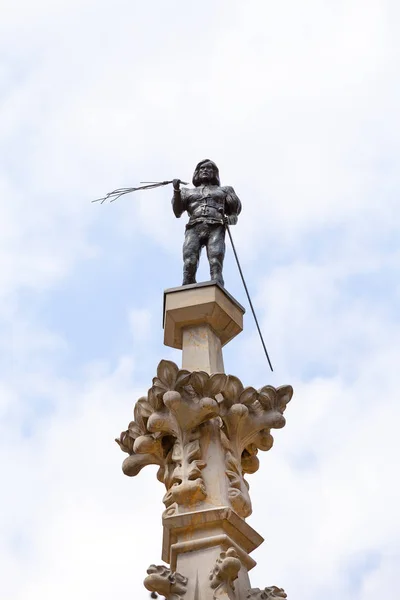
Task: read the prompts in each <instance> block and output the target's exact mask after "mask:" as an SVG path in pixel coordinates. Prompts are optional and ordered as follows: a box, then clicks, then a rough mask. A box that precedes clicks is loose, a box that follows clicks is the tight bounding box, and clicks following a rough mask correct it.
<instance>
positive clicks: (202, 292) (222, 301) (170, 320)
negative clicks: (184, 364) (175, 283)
mask: <svg viewBox="0 0 400 600" xmlns="http://www.w3.org/2000/svg"><path fill="white" fill-rule="evenodd" d="M244 312H245V310H244V308H243V306H241V305H240V304H239V303H238V302H237V301H236V300H235V299H234V298H233V297H232V296H231V295H230V294H229V293H228V292H227V291H226V290H225V289H224V288H223V287H222V286H220V285H219V284H217V283H215V282H212V281H209V282H206V283H201V284H195V285H187V286H183V287H180V288H172V289H169V290H166V291H165V292H164V344H165V345H166V346H171V347H172V348H183V350H184V352H185V347H184V345H183V330H184V329H186V330H187V329H188V328H189V327H197V326H204V325H209V326H210V327H211V329H212V330H213V331H214V333H215V335H216V336H217V337H218V339H219V340H220V341H221V345H222V346H224V345H225V344H227V343H228V342H229V341H230V340H232V339H233V338H234V337H235V336H236V335H238V334H239V333H240V332H241V331H242V329H243V314H244ZM183 359H184V357H183ZM195 368H196V369H199V367H198V366H196V367H195ZM192 370H194V369H192Z"/></svg>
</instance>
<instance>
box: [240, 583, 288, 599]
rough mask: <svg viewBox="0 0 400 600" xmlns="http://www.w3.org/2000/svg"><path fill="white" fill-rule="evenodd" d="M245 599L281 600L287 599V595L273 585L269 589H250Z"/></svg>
mask: <svg viewBox="0 0 400 600" xmlns="http://www.w3.org/2000/svg"><path fill="white" fill-rule="evenodd" d="M246 598H248V600H278V599H279V600H280V599H281V598H287V594H286V592H285V590H284V589H282V588H278V587H276V585H273V586H271V587H266V588H264V589H263V590H260V588H252V589H251V590H249V592H248V594H247V596H246Z"/></svg>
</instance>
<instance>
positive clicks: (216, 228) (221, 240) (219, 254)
mask: <svg viewBox="0 0 400 600" xmlns="http://www.w3.org/2000/svg"><path fill="white" fill-rule="evenodd" d="M209 228H210V233H209V235H208V240H207V257H208V262H209V263H210V276H211V280H212V281H218V283H220V284H221V285H222V286H223V285H224V279H223V277H222V266H223V264H224V256H225V227H224V225H209Z"/></svg>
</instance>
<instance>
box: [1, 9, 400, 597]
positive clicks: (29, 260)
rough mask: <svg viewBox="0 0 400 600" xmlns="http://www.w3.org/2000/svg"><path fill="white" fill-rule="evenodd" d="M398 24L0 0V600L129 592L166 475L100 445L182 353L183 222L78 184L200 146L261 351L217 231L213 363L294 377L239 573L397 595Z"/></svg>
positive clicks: (96, 182) (257, 477) (101, 185)
mask: <svg viewBox="0 0 400 600" xmlns="http://www.w3.org/2000/svg"><path fill="white" fill-rule="evenodd" d="M399 24H400V5H399V3H398V2H396V0H345V1H344V0H335V1H327V0H303V1H302V2H298V1H296V0H280V1H279V2H278V1H277V0H248V1H247V2H243V1H238V0H213V1H211V0H203V2H201V3H194V2H188V1H184V0H169V1H168V2H166V1H165V0H147V2H134V1H133V2H132V0H129V1H128V0H114V1H113V2H109V1H104V0H103V1H102V0H96V1H94V0H79V2H78V1H77V0H68V1H64V0H56V1H55V2H54V1H53V2H49V1H48V0H36V1H35V2H28V1H26V0H12V1H11V0H0V53H1V54H0V55H1V59H0V139H1V143H0V202H1V219H0V353H1V356H0V464H1V494H0V573H1V574H0V581H1V591H0V597H1V599H2V600H3V599H4V600H25V599H26V598H29V599H30V600H39V599H40V600H47V599H50V598H53V597H54V596H55V595H57V598H58V600H67V599H68V600H69V599H70V598H72V597H73V598H77V599H81V598H82V599H83V598H85V600H109V599H110V598H115V597H121V596H122V595H123V597H124V598H137V599H139V598H144V599H145V598H147V597H148V592H147V591H146V590H145V589H144V588H143V585H142V581H143V578H144V577H145V575H146V569H147V567H148V566H149V565H150V564H151V563H156V564H160V563H161V537H162V528H161V513H162V511H163V504H162V501H161V500H162V496H163V494H164V490H163V486H162V485H161V484H160V483H159V482H158V481H157V480H156V477H155V472H156V470H155V468H153V467H147V468H146V469H144V470H143V471H142V473H141V474H140V476H138V477H137V478H133V479H130V478H128V477H125V476H123V474H122V472H121V463H122V460H123V459H124V457H125V455H124V454H123V453H121V451H120V450H119V448H118V446H117V444H116V443H115V442H114V438H115V437H117V436H119V433H120V432H121V431H122V430H124V429H125V428H126V426H127V424H128V422H129V421H130V420H131V417H132V410H133V406H134V403H135V401H136V400H137V399H138V398H139V397H140V396H142V395H143V393H145V392H146V390H147V388H148V387H149V385H150V384H151V379H152V377H153V376H154V375H155V373H156V367H157V364H158V362H159V361H160V360H161V359H163V358H164V359H169V360H174V361H175V362H176V363H178V364H180V360H181V357H180V352H179V351H178V350H172V349H170V348H167V347H165V346H164V345H163V331H162V302H163V291H164V289H166V288H170V287H175V286H178V285H180V283H181V246H182V241H183V232H184V224H185V217H182V218H181V219H175V217H174V215H173V213H172V210H171V204H170V197H171V190H170V189H169V188H160V189H159V190H154V191H147V192H139V193H137V194H136V195H132V196H125V197H123V198H120V199H119V200H118V201H117V202H115V203H114V204H111V205H109V204H104V205H99V204H92V203H91V202H90V201H91V200H92V199H94V198H97V197H99V196H102V195H104V194H105V193H107V192H109V191H111V190H113V189H115V188H117V187H124V186H135V185H137V184H138V183H139V182H140V181H142V180H145V181H146V180H152V181H153V180H156V181H158V180H165V179H172V178H181V179H183V180H185V181H190V180H191V176H192V172H193V169H194V166H195V165H196V163H197V162H198V161H199V160H202V159H204V158H210V159H212V160H214V161H215V162H216V163H217V164H218V166H219V169H220V175H221V180H222V184H223V185H231V186H233V187H234V188H235V191H236V192H237V194H238V196H239V197H240V199H241V201H242V204H243V212H242V214H241V215H240V218H239V223H238V225H237V226H235V227H234V228H232V233H233V235H234V239H235V242H236V245H237V250H238V254H239V256H240V259H241V261H242V266H243V271H244V273H245V276H246V279H247V283H248V287H249V289H250V292H251V294H252V297H253V301H254V306H255V308H256V311H257V313H258V316H259V320H260V324H261V328H262V331H263V333H264V336H265V340H266V343H267V347H268V350H269V353H270V356H271V359H272V363H273V365H274V373H270V372H269V369H268V365H267V363H266V360H265V357H264V355H263V353H262V347H261V345H260V341H259V339H258V337H257V332H256V329H255V326H254V323H253V321H252V318H251V313H250V310H248V303H247V299H246V296H245V294H244V290H243V288H242V285H241V281H240V278H239V274H238V272H237V269H236V266H235V263H234V258H233V255H232V251H231V249H230V248H229V247H228V248H227V253H226V263H225V268H224V275H225V285H226V288H227V290H228V291H229V292H230V293H231V294H233V295H234V296H235V298H237V300H238V301H239V302H240V303H241V304H243V305H244V306H245V307H247V313H246V315H245V321H244V331H243V333H242V334H241V335H240V336H238V337H237V338H235V340H233V341H232V342H231V343H230V344H229V345H228V346H227V347H226V348H225V350H224V361H225V368H226V371H227V372H228V373H231V374H233V375H236V376H238V377H239V378H240V379H241V380H242V382H243V383H244V385H252V386H254V387H257V388H260V387H262V386H263V385H266V384H271V385H275V386H278V385H283V384H291V385H292V386H293V387H294V396H293V399H292V401H291V402H290V404H289V406H288V408H287V411H286V413H285V415H286V417H287V425H286V427H285V428H284V429H282V430H279V431H277V432H276V433H275V436H274V437H275V444H274V447H273V448H272V450H271V451H270V452H268V453H260V454H261V456H260V462H261V466H260V469H259V471H258V472H257V473H255V474H254V475H251V476H248V480H249V483H250V493H251V498H252V503H253V514H252V515H251V517H250V518H249V519H248V522H249V523H250V525H252V526H253V527H254V528H255V529H256V530H257V531H259V532H260V534H261V535H263V537H264V538H265V540H266V541H265V542H264V544H263V545H262V546H261V547H260V548H258V549H257V550H256V551H255V552H254V554H253V556H254V558H255V560H256V561H257V563H258V565H257V566H256V567H255V568H254V570H253V571H251V573H250V576H251V582H252V585H253V587H261V588H263V587H265V586H270V585H278V586H279V587H283V588H285V590H286V592H287V593H288V598H289V599H291V600H294V599H296V600H320V599H321V598H324V600H337V598H340V599H341V600H376V598H378V597H379V598H389V597H390V598H394V597H396V596H397V595H398V594H399V590H400V574H399V573H400V572H399V569H398V565H399V559H400V543H399V540H400V522H399V518H398V507H399V504H400V484H399V479H398V462H399V459H400V452H399V445H398V437H399V434H398V422H399V419H400V404H399V402H398V377H399V367H398V365H399V359H400V319H399V309H398V307H399V300H400V286H399V275H400V243H399V239H400V235H399V233H400V221H399V216H398V197H399V192H400V178H399V173H400V164H399V156H400V154H399V151H400V121H399V110H398V107H399V105H400V77H399V72H400V68H399V67H400V64H399V59H400V42H399V39H400V37H399V26H400V25H399ZM206 279H208V272H207V264H206V259H205V257H203V261H202V263H201V266H200V270H199V280H206Z"/></svg>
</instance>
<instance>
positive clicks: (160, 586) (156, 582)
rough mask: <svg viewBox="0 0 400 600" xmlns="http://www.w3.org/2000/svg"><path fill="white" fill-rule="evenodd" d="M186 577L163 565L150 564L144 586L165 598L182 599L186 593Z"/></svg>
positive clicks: (170, 599) (168, 599) (169, 599)
mask: <svg viewBox="0 0 400 600" xmlns="http://www.w3.org/2000/svg"><path fill="white" fill-rule="evenodd" d="M187 582H188V580H187V577H184V576H183V575H181V574H180V573H174V572H173V571H171V569H168V567H166V566H164V565H150V567H149V568H148V569H147V577H146V579H145V580H144V582H143V583H144V586H145V588H146V589H148V590H149V592H156V593H157V594H159V595H160V596H164V598H166V599H167V600H182V599H183V596H184V595H185V593H186V586H187Z"/></svg>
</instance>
